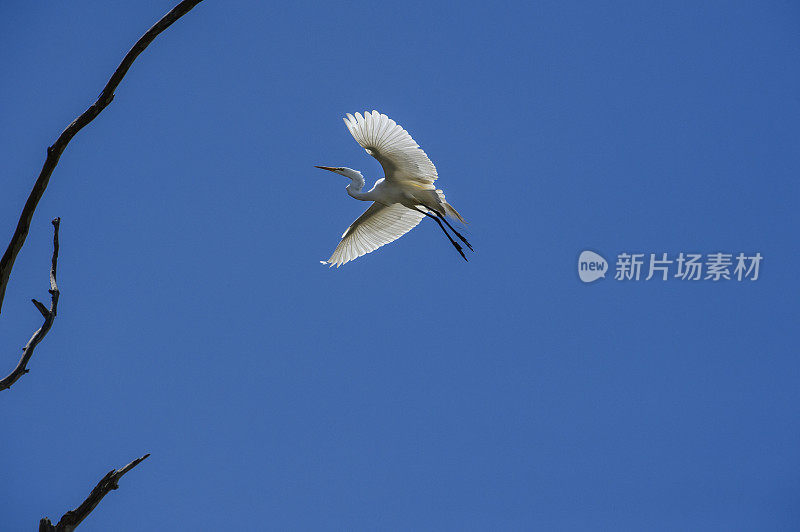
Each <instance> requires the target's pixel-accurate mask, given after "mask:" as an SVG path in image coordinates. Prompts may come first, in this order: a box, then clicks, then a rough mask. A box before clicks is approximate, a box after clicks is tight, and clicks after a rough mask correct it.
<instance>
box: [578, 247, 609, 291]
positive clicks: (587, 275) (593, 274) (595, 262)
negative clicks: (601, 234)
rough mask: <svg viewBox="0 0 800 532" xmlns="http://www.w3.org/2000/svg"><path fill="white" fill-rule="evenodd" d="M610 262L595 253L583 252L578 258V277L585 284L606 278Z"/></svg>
mask: <svg viewBox="0 0 800 532" xmlns="http://www.w3.org/2000/svg"><path fill="white" fill-rule="evenodd" d="M607 271H608V262H606V259H604V258H603V257H601V256H600V255H598V254H597V253H595V252H594V251H588V250H587V251H582V252H581V256H580V257H578V277H580V278H581V281H583V282H584V283H591V282H593V281H596V280H598V279H600V278H601V277H605V276H606V272H607Z"/></svg>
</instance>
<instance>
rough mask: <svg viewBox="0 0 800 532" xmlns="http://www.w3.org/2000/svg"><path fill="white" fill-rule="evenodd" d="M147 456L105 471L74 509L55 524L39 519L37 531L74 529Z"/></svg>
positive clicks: (52, 531)
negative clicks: (104, 474)
mask: <svg viewBox="0 0 800 532" xmlns="http://www.w3.org/2000/svg"><path fill="white" fill-rule="evenodd" d="M148 456H150V453H147V454H146V455H144V456H142V457H141V458H137V459H136V460H134V461H133V462H131V463H130V464H128V465H126V466H125V467H123V468H121V469H112V470H111V471H109V472H108V473H106V476H104V477H103V478H102V479H100V482H98V483H97V486H95V487H94V489H93V490H92V492H91V493H90V494H89V496H88V497H86V500H85V501H83V502H82V503H81V505H80V506H78V507H77V508H75V509H74V510H70V511H69V512H67V513H65V514H64V516H63V517H62V518H61V519H60V520H59V521H58V523H57V524H56V525H55V526H53V523H52V522H51V521H50V519H48V518H47V517H44V518H42V519H41V520H40V521H39V532H72V531H73V530H75V528H76V527H77V526H78V525H79V524H81V521H83V520H84V519H86V517H87V516H88V515H89V514H90V513H91V512H92V510H94V509H95V507H97V505H98V504H100V501H101V500H103V497H105V496H106V495H107V494H108V493H109V492H110V491H111V490H115V489H117V488H118V487H119V485H118V484H117V483H118V482H119V479H120V478H122V475H124V474H125V473H127V472H128V471H130V470H131V469H133V468H134V467H136V466H137V465H139V463H140V462H141V461H142V460H144V459H145V458H147V457H148Z"/></svg>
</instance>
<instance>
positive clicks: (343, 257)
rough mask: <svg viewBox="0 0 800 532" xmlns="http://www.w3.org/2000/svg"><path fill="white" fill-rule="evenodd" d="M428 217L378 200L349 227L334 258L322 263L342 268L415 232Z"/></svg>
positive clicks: (400, 205)
mask: <svg viewBox="0 0 800 532" xmlns="http://www.w3.org/2000/svg"><path fill="white" fill-rule="evenodd" d="M424 216H425V214H423V213H421V212H417V211H415V210H412V209H409V208H408V207H404V206H403V205H402V204H400V203H394V204H392V205H389V206H386V205H384V204H382V203H378V202H375V203H373V204H372V205H370V207H369V209H367V210H366V211H365V212H364V214H362V215H361V216H359V217H358V218H357V219H356V221H355V222H353V223H352V225H351V226H350V227H348V228H347V231H345V232H344V234H343V235H342V241H341V242H339V245H338V246H336V249H335V250H334V251H333V255H331V258H329V259H328V260H326V261H323V262H322V263H323V264H330V265H331V266H336V267H337V268H338V267H339V266H341V265H342V264H344V263H346V262H350V261H351V260H353V259H357V258H358V257H360V256H361V255H365V254H367V253H370V252H372V251H375V250H376V249H378V248H379V247H381V246H382V245H384V244H388V243H389V242H394V241H395V240H397V239H398V238H400V237H401V236H403V235H404V234H406V233H408V232H409V231H411V230H412V229H413V228H414V227H416V226H417V224H418V223H419V222H420V220H422V218H423V217H424Z"/></svg>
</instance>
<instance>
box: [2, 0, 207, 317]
mask: <svg viewBox="0 0 800 532" xmlns="http://www.w3.org/2000/svg"><path fill="white" fill-rule="evenodd" d="M201 1H202V0H184V1H183V2H181V3H179V4H178V5H176V6H175V7H174V8H173V9H172V10H171V11H170V12H169V13H167V14H166V15H164V17H162V18H161V20H159V21H158V22H156V23H155V25H153V27H152V28H150V29H149V30H147V32H145V34H144V35H142V37H141V38H140V39H139V40H138V41H136V44H134V45H133V48H131V49H130V50H129V51H128V53H127V54H125V57H124V58H123V59H122V62H121V63H120V64H119V66H118V67H117V69H116V70H115V71H114V74H113V75H112V76H111V79H109V80H108V83H106V86H105V87H104V88H103V91H102V92H101V93H100V96H99V97H98V98H97V101H96V102H94V103H93V104H92V105H91V106H90V107H89V108H88V109H86V111H84V112H83V113H82V114H81V115H80V116H79V117H78V118H76V119H75V120H74V121H73V122H72V123H71V124H70V125H69V126H67V129H65V130H64V131H62V132H61V135H59V137H58V139H56V141H55V142H54V143H53V145H52V146H50V147H49V148H47V158H46V159H45V161H44V166H43V167H42V171H41V172H40V173H39V177H38V178H37V179H36V183H35V184H34V185H33V190H31V193H30V195H29V196H28V200H27V201H26V202H25V206H24V207H23V208H22V214H21V215H20V217H19V222H18V223H17V228H16V230H15V231H14V235H13V236H12V237H11V242H10V243H9V244H8V248H7V249H6V252H5V253H4V254H3V258H2V259H0V310H2V307H3V299H4V298H5V293H6V286H7V285H8V279H9V277H10V276H11V269H12V268H13V267H14V261H15V260H16V258H17V254H18V253H19V251H20V249H22V245H23V244H24V243H25V238H26V237H27V236H28V230H29V229H30V226H31V219H32V218H33V213H34V211H35V210H36V205H38V203H39V200H40V199H41V198H42V195H43V194H44V191H45V189H46V188H47V184H48V183H49V181H50V176H51V175H52V174H53V170H54V169H55V167H56V165H57V164H58V160H59V159H60V158H61V154H62V153H63V152H64V149H65V148H66V147H67V144H69V141H70V140H72V137H74V136H75V134H76V133H78V131H80V130H81V129H83V127H84V126H86V125H87V124H88V123H89V122H91V121H92V120H94V119H95V118H96V117H97V115H99V114H100V112H101V111H103V109H105V108H106V107H107V106H108V104H110V103H111V101H112V100H113V99H114V90H116V88H117V86H118V85H119V84H120V82H121V81H122V78H123V77H125V74H126V73H127V72H128V69H129V68H130V67H131V65H132V64H133V61H134V60H135V59H136V58H137V57H138V56H139V54H140V53H142V52H143V51H144V49H145V48H147V46H148V45H149V44H150V43H151V42H153V39H155V38H156V37H157V36H158V34H159V33H161V32H162V31H164V30H165V29H167V28H169V27H170V26H171V25H172V23H173V22H175V21H176V20H178V19H179V18H181V17H182V16H183V15H185V14H186V13H188V12H189V11H190V10H191V9H192V8H193V7H194V6H196V5H197V4H199V3H200V2H201Z"/></svg>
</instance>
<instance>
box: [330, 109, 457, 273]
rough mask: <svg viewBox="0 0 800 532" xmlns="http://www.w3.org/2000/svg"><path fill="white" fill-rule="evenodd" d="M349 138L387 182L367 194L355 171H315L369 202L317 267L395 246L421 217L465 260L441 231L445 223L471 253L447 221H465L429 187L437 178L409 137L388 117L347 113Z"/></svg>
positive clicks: (441, 195) (417, 146)
mask: <svg viewBox="0 0 800 532" xmlns="http://www.w3.org/2000/svg"><path fill="white" fill-rule="evenodd" d="M344 123H345V124H346V125H347V129H349V130H350V134H352V135H353V138H355V139H356V142H358V143H359V144H360V145H361V146H362V147H363V148H364V149H365V150H366V152H367V153H368V154H370V155H372V156H373V157H375V158H376V159H377V160H378V162H379V163H381V166H382V167H383V172H384V174H385V176H386V177H384V178H381V179H378V180H377V181H376V182H375V186H373V187H372V188H371V189H370V190H368V191H367V192H362V189H363V188H364V183H365V182H364V176H362V175H361V172H359V171H358V170H353V169H352V168H346V167H334V166H317V167H316V168H321V169H323V170H330V171H331V172H335V173H337V174H340V175H343V176H345V177H347V178H349V179H350V180H351V182H350V184H349V185H347V193H348V194H349V195H350V196H352V197H354V198H355V199H357V200H362V201H371V202H373V203H372V205H370V207H369V208H368V209H367V210H366V211H365V212H364V214H362V215H361V216H359V217H358V219H356V221H355V222H353V223H352V224H351V225H350V227H348V228H347V231H345V232H344V234H343V235H342V241H341V242H339V245H338V246H336V249H335V250H334V252H333V255H331V258H329V259H328V260H326V261H320V262H322V264H329V265H330V266H334V265H336V267H337V268H338V267H339V266H341V265H342V264H344V263H346V262H349V261H351V260H353V259H357V258H358V257H360V256H362V255H365V254H367V253H370V252H372V251H375V250H376V249H378V248H379V247H381V246H382V245H384V244H388V243H389V242H394V241H395V240H397V239H398V238H400V237H401V236H403V235H404V234H406V233H407V232H409V231H410V230H411V229H413V228H414V227H416V226H417V224H419V222H420V221H421V220H422V219H423V218H424V217H425V216H428V217H429V218H431V219H433V220H435V221H436V223H437V224H439V227H441V228H442V231H444V234H445V235H447V239H448V240H450V243H451V244H453V246H454V247H455V248H456V250H458V252H459V253H460V254H461V256H462V257H463V258H464V260H467V257H466V255H464V251H463V249H462V248H461V245H460V244H459V243H458V242H456V241H455V240H453V237H451V236H450V234H449V233H448V232H447V229H445V228H444V225H442V222H444V223H445V224H447V227H449V228H450V230H451V231H453V233H455V235H456V237H458V239H459V240H461V241H462V242H463V243H464V244H466V245H467V247H468V248H469V249H470V250H472V246H470V244H469V242H467V239H466V238H464V237H463V236H462V235H461V234H460V233H459V232H458V231H456V230H455V229H453V226H452V225H450V223H449V222H448V221H447V219H446V218H445V216H450V217H453V218H455V219H457V220H459V221H460V222H462V223H466V222H465V221H464V218H462V217H461V215H460V214H458V211H456V210H455V209H454V208H453V207H452V206H451V205H450V204H449V203H447V201H445V197H444V193H443V192H442V191H441V190H439V189H437V188H436V187H435V186H433V182H434V181H436V178H437V177H438V175H437V173H436V167H435V166H433V163H432V162H431V160H430V159H428V156H427V155H426V154H425V152H424V151H422V149H420V147H419V145H418V144H417V143H416V142H414V139H412V138H411V135H409V134H408V132H407V131H406V130H405V129H403V128H402V127H400V126H399V125H398V124H397V123H395V121H394V120H392V119H390V118H389V117H388V116H386V115H384V114H381V113H379V112H378V111H372V113H368V112H365V113H364V115H363V116H362V115H361V113H356V115H355V116H353V115H351V114H349V113H348V114H347V118H345V119H344Z"/></svg>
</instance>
